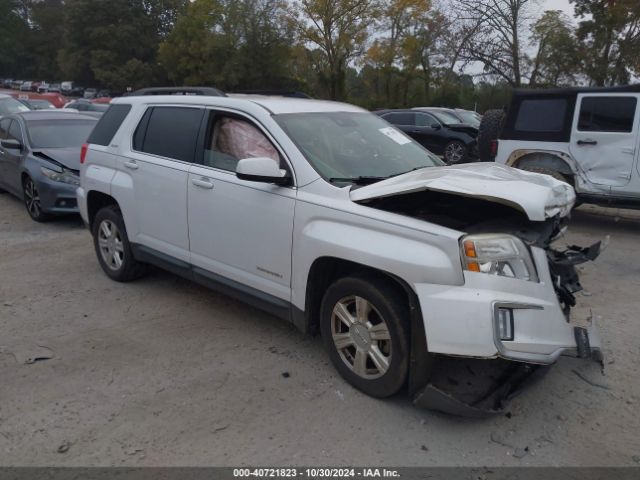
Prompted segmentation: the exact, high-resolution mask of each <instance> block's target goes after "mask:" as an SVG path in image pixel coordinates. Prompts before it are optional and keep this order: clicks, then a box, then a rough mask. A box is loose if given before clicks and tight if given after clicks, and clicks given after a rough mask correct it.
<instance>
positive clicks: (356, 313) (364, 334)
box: [331, 295, 391, 380]
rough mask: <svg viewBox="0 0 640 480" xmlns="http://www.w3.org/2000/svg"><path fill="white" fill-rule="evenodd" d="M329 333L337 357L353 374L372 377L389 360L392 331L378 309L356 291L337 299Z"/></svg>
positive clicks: (374, 376) (385, 367)
mask: <svg viewBox="0 0 640 480" xmlns="http://www.w3.org/2000/svg"><path fill="white" fill-rule="evenodd" d="M331 336H332V338H333V343H334V345H335V347H336V350H337V351H338V353H339V355H340V358H341V359H342V361H343V362H344V363H345V364H346V365H347V367H348V368H349V369H350V370H352V371H353V372H354V373H355V374H356V375H358V376H360V377H362V378H365V379H368V380H370V379H374V378H378V377H381V376H382V375H384V374H385V373H386V372H387V370H389V365H390V364H391V335H390V333H389V328H388V327H387V324H386V322H385V321H384V318H383V317H382V315H381V314H380V312H379V311H378V310H377V309H376V308H375V307H374V306H373V305H372V304H371V303H370V302H369V301H368V300H366V299H365V298H363V297H358V296H355V295H352V296H348V297H344V298H342V299H341V300H339V301H338V302H337V303H336V304H335V306H334V308H333V311H332V313H331Z"/></svg>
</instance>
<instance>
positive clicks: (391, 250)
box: [292, 212, 464, 310]
mask: <svg viewBox="0 0 640 480" xmlns="http://www.w3.org/2000/svg"><path fill="white" fill-rule="evenodd" d="M381 214H382V212H381ZM345 217H346V218H345ZM349 217H350V216H348V215H344V214H343V215H342V216H341V218H340V220H338V219H332V218H328V217H325V218H315V219H313V220H311V221H308V222H306V223H305V224H304V225H303V226H301V227H298V228H296V230H297V232H296V235H295V236H294V238H295V239H296V240H295V242H294V255H293V279H292V280H293V289H292V290H293V292H292V302H293V304H294V305H295V306H297V307H298V308H300V309H301V310H304V306H305V296H306V287H307V281H308V276H309V272H310V270H311V266H312V265H313V263H314V261H315V260H317V259H318V258H322V257H332V258H338V259H344V260H348V261H350V262H354V263H357V264H361V265H364V266H367V267H370V268H374V269H377V270H380V271H382V272H386V273H389V274H391V275H394V276H396V277H398V278H400V279H402V280H403V281H405V282H406V283H407V284H408V285H410V286H411V288H412V289H413V288H414V285H416V284H420V283H440V284H442V283H443V284H449V285H462V284H463V282H464V276H463V274H462V266H461V263H460V257H459V250H458V242H457V239H452V238H450V237H446V236H440V235H435V234H428V233H425V232H419V231H415V230H412V229H409V228H407V229H404V228H402V227H399V226H397V225H393V224H388V223H386V222H380V221H376V220H375V219H370V218H362V217H356V216H353V217H352V218H351V220H357V221H351V222H350V221H345V219H346V220H349Z"/></svg>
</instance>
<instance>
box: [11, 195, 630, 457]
mask: <svg viewBox="0 0 640 480" xmlns="http://www.w3.org/2000/svg"><path fill="white" fill-rule="evenodd" d="M606 235H610V236H611V242H610V245H609V247H608V249H607V250H606V251H605V252H604V253H603V254H602V256H601V257H600V259H599V260H598V262H597V263H596V264H590V265H587V266H585V267H584V269H583V270H584V271H583V277H582V278H583V284H584V285H585V288H586V290H587V292H586V294H585V295H581V296H580V297H579V301H580V308H578V309H576V310H575V314H576V315H577V316H578V317H582V318H586V317H587V316H588V315H590V312H592V315H593V318H595V320H596V322H597V324H598V325H599V327H600V330H601V334H602V337H603V340H604V344H605V348H606V350H605V355H606V375H605V376H602V375H601V374H600V372H599V368H598V366H597V365H596V364H591V363H585V362H582V361H579V360H576V359H571V358H565V359H562V360H561V361H560V362H559V363H558V364H557V365H556V366H555V367H554V368H553V369H552V371H551V372H550V373H549V375H548V376H547V377H546V378H544V379H543V380H542V381H541V382H540V383H538V384H536V385H534V386H533V387H532V388H531V389H530V390H528V391H526V392H525V393H524V394H523V395H521V396H520V397H518V398H517V399H515V400H514V401H513V403H512V404H511V406H510V410H509V413H508V414H507V415H500V416H497V417H492V418H488V419H483V420H468V419H461V418H452V417H449V416H447V415H443V414H438V413H433V412H429V411H424V410H419V409H417V408H415V407H413V406H412V405H411V404H410V402H409V401H408V400H407V399H406V398H404V397H402V396H400V397H397V398H393V399H390V400H386V401H380V400H375V399H372V398H369V397H367V396H365V395H363V394H361V393H359V392H357V391H356V390H354V389H353V388H351V387H350V386H349V385H347V384H346V383H345V382H344V381H343V380H342V379H341V378H340V377H338V375H337V374H336V372H335V371H334V369H333V368H332V366H331V365H330V364H329V363H328V360H327V357H326V355H325V353H324V351H323V349H322V345H321V342H320V340H319V339H318V338H315V339H314V338H307V337H304V336H302V335H301V334H299V333H298V332H297V331H296V330H295V329H294V328H293V327H292V326H290V325H288V324H286V323H284V322H282V321H280V320H278V319H276V318H273V317H271V316H269V315H267V314H265V313H262V312H260V311H257V310H255V309H253V308H250V307H247V306H245V305H244V304H242V303H239V302H236V301H233V300H231V299H229V298H227V297H224V296H221V295H218V294H216V293H213V292H210V291H208V290H205V289H204V288H201V287H199V286H197V285H195V284H193V283H190V282H188V281H185V280H182V279H180V278H178V277H175V276H173V275H171V274H168V273H163V272H159V271H156V272H153V273H152V274H151V275H150V276H148V277H146V278H144V279H142V280H139V281H137V282H135V283H131V284H126V285H125V284H118V283H115V282H112V281H110V280H109V279H108V278H107V277H106V276H105V275H104V274H103V273H102V271H101V270H100V268H99V266H98V263H97V261H96V259H95V256H94V252H93V248H92V244H91V241H90V236H89V234H88V232H87V231H86V230H85V229H84V228H83V227H82V225H81V224H80V222H79V219H76V218H74V219H63V220H57V221H53V222H50V223H47V224H37V223H35V222H33V221H31V220H30V219H29V218H28V217H27V214H26V212H25V211H24V208H23V207H22V205H21V204H20V202H18V201H17V200H15V199H14V198H12V197H10V196H8V195H0V465H4V466H9V465H65V466H71V465H100V466H107V465H131V466H140V465H185V466H186V465H246V464H251V465H274V464H288V465H292V464H293V465H305V464H306V465H310V464H311V465H327V464H328V465H354V464H355V465H371V464H375V465H391V466H402V465H404V466H411V465H468V466H483V465H548V466H555V465H583V466H585V465H636V464H638V463H640V433H638V432H640V416H639V415H638V412H639V411H640V382H639V381H638V380H639V379H640V367H639V366H640V361H639V358H640V319H639V318H638V312H639V311H640V260H639V253H640V215H638V214H637V213H633V212H618V211H607V212H605V211H604V210H601V209H595V208H584V209H581V210H580V211H578V212H577V213H576V214H575V215H574V220H573V224H572V226H571V230H570V233H569V235H568V237H567V238H566V239H565V240H563V241H565V242H567V243H574V242H575V243H581V244H590V243H593V242H595V241H597V240H598V239H601V238H603V237H604V236H606ZM40 357H52V358H50V359H44V358H43V359H41V360H37V359H38V358H40ZM576 372H577V373H578V374H576ZM580 377H583V378H584V379H587V380H589V381H591V382H593V383H594V384H596V385H598V386H593V385H591V384H589V383H587V381H585V380H584V379H583V378H580Z"/></svg>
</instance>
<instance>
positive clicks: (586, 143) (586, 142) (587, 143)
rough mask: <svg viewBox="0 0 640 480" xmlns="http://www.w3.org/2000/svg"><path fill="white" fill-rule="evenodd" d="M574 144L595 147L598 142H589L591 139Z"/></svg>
mask: <svg viewBox="0 0 640 480" xmlns="http://www.w3.org/2000/svg"><path fill="white" fill-rule="evenodd" d="M576 143H577V144H578V145H597V144H598V142H597V141H596V140H591V139H587V140H578V141H577V142H576Z"/></svg>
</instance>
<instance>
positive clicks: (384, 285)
mask: <svg viewBox="0 0 640 480" xmlns="http://www.w3.org/2000/svg"><path fill="white" fill-rule="evenodd" d="M408 318H409V311H408V308H407V301H406V298H404V296H403V295H402V293H401V291H400V290H399V289H397V288H394V286H393V285H392V284H390V283H389V282H387V281H385V280H383V279H379V278H375V277H374V278H368V279H366V280H365V279H364V278H361V277H356V276H354V277H346V278H341V279H340V280H337V281H336V282H335V283H334V284H333V285H331V286H330V287H329V289H328V290H327V292H326V294H325V296H324V298H323V300H322V305H321V309H320V328H321V331H322V338H323V340H324V344H325V347H326V349H327V351H328V353H329V357H330V358H331V362H332V363H333V365H334V366H335V368H336V369H337V370H338V372H339V373H340V375H342V377H343V378H344V379H345V380H346V381H347V382H349V383H350V384H351V385H353V386H354V387H355V388H357V389H358V390H361V391H362V392H364V393H366V394H367V395H371V396H372V397H378V398H383V397H388V396H391V395H393V394H395V393H396V392H398V390H400V388H402V386H403V385H404V383H405V381H406V378H407V374H408V371H409V327H408V321H407V320H408Z"/></svg>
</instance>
